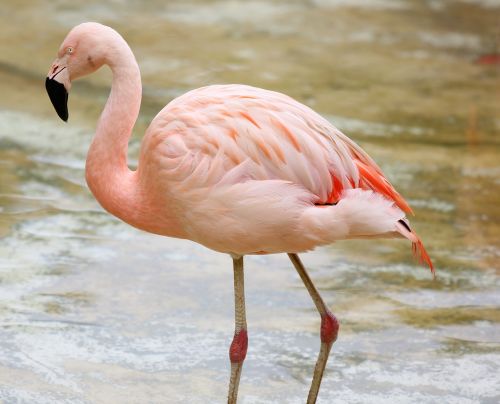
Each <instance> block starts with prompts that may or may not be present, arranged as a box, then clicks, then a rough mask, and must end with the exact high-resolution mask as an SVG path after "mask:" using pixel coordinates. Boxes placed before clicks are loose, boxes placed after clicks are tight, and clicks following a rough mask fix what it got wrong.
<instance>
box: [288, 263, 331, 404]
mask: <svg viewBox="0 0 500 404" xmlns="http://www.w3.org/2000/svg"><path fill="white" fill-rule="evenodd" d="M288 257H289V258H290V260H291V261H292V263H293V266H294V267H295V269H296V270H297V272H298V273H299V275H300V278H301V279H302V282H304V285H305V287H306V288H307V290H308V292H309V294H310V295H311V297H312V300H313V302H314V304H315V305H316V308H317V309H318V312H319V314H320V316H321V347H320V351H319V356H318V360H317V361H316V367H315V368H314V375H313V380H312V383H311V388H310V389H309V395H308V396H307V404H314V403H315V402H316V398H317V397H318V392H319V387H320V385H321V379H322V378H323V372H324V370H325V367H326V362H327V361H328V355H329V354H330V350H331V348H332V345H333V343H334V342H335V340H336V339H337V334H338V331H339V322H338V321H337V319H336V318H335V316H334V315H333V314H332V313H331V312H330V310H328V307H326V305H325V303H324V302H323V299H322V298H321V296H320V294H319V293H318V290H317V289H316V287H315V286H314V284H313V283H312V281H311V278H309V275H308V273H307V271H306V269H305V268H304V265H303V264H302V262H301V261H300V258H299V256H298V255H297V254H288Z"/></svg>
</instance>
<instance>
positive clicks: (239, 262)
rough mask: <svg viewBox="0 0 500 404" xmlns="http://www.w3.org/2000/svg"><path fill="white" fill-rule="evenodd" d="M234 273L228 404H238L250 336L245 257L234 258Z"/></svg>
mask: <svg viewBox="0 0 500 404" xmlns="http://www.w3.org/2000/svg"><path fill="white" fill-rule="evenodd" d="M233 271H234V337H233V342H232V343H231V347H230V348H229V359H230V361H231V379H230V381H229V393H228V397H227V402H228V404H236V399H237V397H238V386H239V383H240V375H241V371H242V368H243V361H244V360H245V356H246V354H247V347H248V334H247V320H246V314H245V283H244V278H245V277H244V273H243V257H238V258H234V257H233Z"/></svg>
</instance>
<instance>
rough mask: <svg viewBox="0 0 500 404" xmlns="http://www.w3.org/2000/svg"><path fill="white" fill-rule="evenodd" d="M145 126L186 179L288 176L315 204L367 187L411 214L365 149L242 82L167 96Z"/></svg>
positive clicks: (214, 181) (284, 99)
mask: <svg viewBox="0 0 500 404" xmlns="http://www.w3.org/2000/svg"><path fill="white" fill-rule="evenodd" d="M148 132H150V136H149V139H148V142H147V143H150V142H155V140H154V138H155V136H156V137H158V141H161V140H162V139H163V138H164V137H166V138H167V139H165V142H164V145H165V147H166V149H167V150H166V151H165V153H166V154H167V155H169V156H170V157H176V158H177V161H178V163H179V165H181V166H182V162H184V163H187V161H188V160H189V162H190V166H189V169H188V172H189V173H190V174H191V175H190V177H191V179H192V180H198V181H202V182H203V183H204V184H205V185H208V186H214V185H218V184H228V183H236V182H241V181H244V180H245V179H254V180H269V179H279V180H286V181H290V182H292V183H294V184H298V185H300V186H303V187H304V188H305V189H307V190H308V191H309V192H311V193H312V194H313V195H315V196H316V200H315V201H312V202H314V203H316V204H319V205H320V204H334V203H336V202H338V200H339V199H340V197H341V195H342V192H343V190H345V189H351V188H364V189H372V190H374V191H376V192H378V193H380V194H382V195H384V196H385V197H387V198H388V199H390V200H392V201H394V203H395V204H396V205H397V206H398V207H399V208H401V209H402V210H403V211H405V212H411V208H410V207H409V206H408V204H407V203H406V202H405V200H404V199H403V198H402V197H401V196H400V195H399V194H398V193H397V192H396V190H395V189H394V187H393V186H392V185H391V184H390V183H389V181H388V180H387V179H386V178H385V176H384V175H383V173H382V171H381V170H380V168H379V167H378V166H377V164H376V163H375V162H374V161H373V160H372V159H371V158H370V156H368V154H367V153H366V152H364V151H363V150H362V149H361V148H360V147H359V146H358V145H357V144H356V143H354V142H353V141H352V140H351V139H349V138H348V137H347V136H345V135H344V134H343V133H342V132H341V131H339V130H338V129H337V128H335V127H334V126H333V125H332V124H331V123H330V122H328V121H327V120H326V119H324V118H323V117H321V116H320V115H319V114H317V113H316V112H314V111H313V110H312V109H310V108H308V107H307V106H305V105H303V104H301V103H299V102H297V101H295V100H294V99H293V98H291V97H288V96H286V95H284V94H281V93H277V92H273V91H269V90H263V89H259V88H255V87H250V86H244V85H217V86H208V87H202V88H199V89H196V90H193V91H190V92H188V93H186V94H184V95H182V96H180V97H178V98H176V99H175V100H173V101H172V102H170V103H169V104H168V105H167V106H166V107H165V108H164V110H162V111H161V112H160V113H159V114H158V116H157V117H156V118H155V120H154V121H153V123H152V127H150V130H149V131H148ZM158 141H157V142H158ZM162 143H163V142H162ZM188 155H189V159H187V158H186V156H188ZM177 174H178V173H177ZM187 177H188V176H187V175H186V176H183V177H182V178H178V180H187V179H188V178H187Z"/></svg>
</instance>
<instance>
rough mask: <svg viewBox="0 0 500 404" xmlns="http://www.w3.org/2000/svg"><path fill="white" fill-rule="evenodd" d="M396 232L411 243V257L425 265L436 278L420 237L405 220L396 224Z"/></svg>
mask: <svg viewBox="0 0 500 404" xmlns="http://www.w3.org/2000/svg"><path fill="white" fill-rule="evenodd" d="M396 230H397V232H398V233H399V234H401V235H402V236H403V237H405V238H407V239H408V240H410V241H411V243H412V244H411V250H412V253H413V256H414V257H415V259H416V260H418V262H420V263H421V264H424V265H427V266H428V267H429V269H430V270H431V272H432V276H433V277H434V278H435V277H436V270H435V269H434V265H433V264H432V261H431V257H429V254H428V253H427V250H426V249H425V247H424V244H423V243H422V240H421V239H420V237H419V236H418V235H417V233H415V232H414V231H413V230H411V229H410V226H409V225H408V223H407V222H406V221H405V219H401V220H399V221H398V222H397V223H396Z"/></svg>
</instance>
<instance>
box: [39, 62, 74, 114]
mask: <svg viewBox="0 0 500 404" xmlns="http://www.w3.org/2000/svg"><path fill="white" fill-rule="evenodd" d="M70 87H71V81H70V79H69V72H68V67H67V66H59V65H57V63H54V64H53V65H52V67H51V69H50V71H49V74H48V75H47V78H46V79H45V89H46V90H47V94H49V98H50V101H51V102H52V105H53V106H54V109H55V110H56V112H57V115H59V118H61V119H62V120H63V121H64V122H67V121H68V89H69V88H70Z"/></svg>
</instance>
